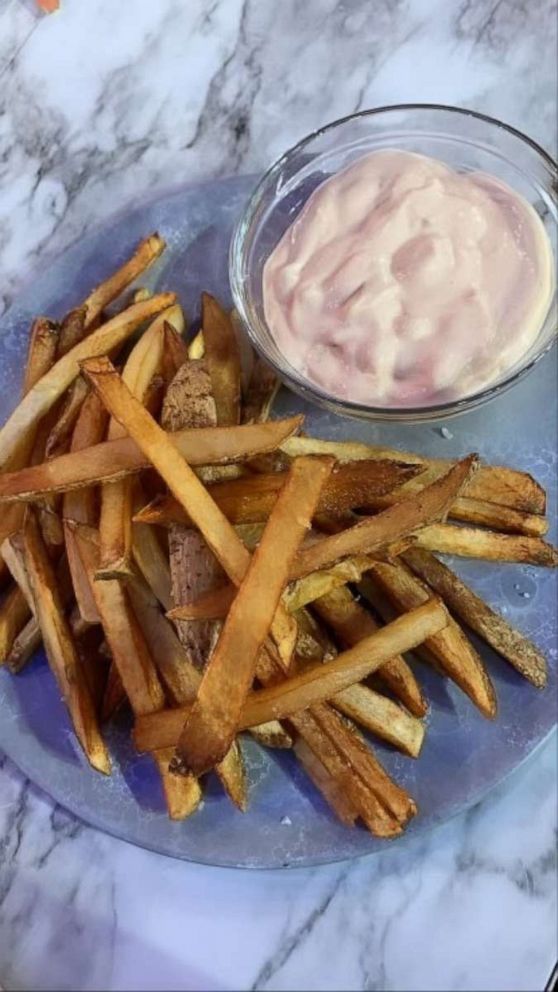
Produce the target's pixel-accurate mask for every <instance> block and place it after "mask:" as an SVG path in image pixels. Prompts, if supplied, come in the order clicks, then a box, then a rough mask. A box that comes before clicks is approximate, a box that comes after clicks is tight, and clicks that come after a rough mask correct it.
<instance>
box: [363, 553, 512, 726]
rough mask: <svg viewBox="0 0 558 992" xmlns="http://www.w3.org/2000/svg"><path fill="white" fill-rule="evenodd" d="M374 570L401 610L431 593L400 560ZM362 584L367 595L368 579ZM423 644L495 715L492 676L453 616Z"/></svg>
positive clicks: (477, 702)
mask: <svg viewBox="0 0 558 992" xmlns="http://www.w3.org/2000/svg"><path fill="white" fill-rule="evenodd" d="M371 574H372V575H373V576H374V578H375V579H376V580H377V581H378V582H379V583H380V586H381V588H382V589H383V590H384V591H385V592H386V593H387V594H388V596H389V598H390V599H391V600H392V602H393V603H394V604H395V606H396V607H397V609H399V610H409V609H414V608H416V607H418V606H419V604H421V603H424V602H425V601H427V600H429V597H430V596H431V591H430V589H429V588H428V586H425V585H424V583H422V582H421V580H420V579H418V578H417V577H416V576H415V575H413V574H412V573H411V572H410V571H409V570H408V569H407V568H406V567H405V566H404V565H401V564H399V563H393V564H387V563H384V562H377V563H376V565H374V568H373V570H372V573H371ZM359 588H362V589H363V591H364V592H365V595H367V588H368V587H367V586H366V580H364V581H363V582H362V583H361V585H360V586H359ZM424 647H425V648H426V649H427V651H428V652H429V653H431V654H432V656H433V657H434V658H435V659H436V661H437V663H438V664H439V665H440V666H441V668H442V669H443V671H444V673H445V674H446V675H448V676H449V677H450V678H451V679H452V680H453V681H454V682H455V683H456V684H457V685H458V686H459V687H460V689H462V690H463V692H464V693H466V695H467V696H469V698H470V699H471V700H472V702H473V703H474V704H475V706H477V707H478V709H479V710H480V711H481V713H482V714H483V715H484V716H486V717H489V718H491V719H492V718H493V717H494V716H496V712H497V701H496V694H495V692H494V686H493V685H492V681H491V679H490V676H489V674H488V672H487V671H486V668H485V666H484V663H483V661H482V659H481V657H480V655H479V654H478V652H477V651H475V649H474V647H473V645H472V644H471V643H470V641H469V640H468V638H467V637H466V636H465V634H464V633H463V631H462V629H461V627H460V626H459V624H457V623H456V622H455V620H454V619H453V618H452V617H449V619H448V623H447V626H446V627H445V629H443V630H441V631H439V632H438V633H436V634H434V635H433V636H432V637H429V638H428V639H426V640H425V642H424Z"/></svg>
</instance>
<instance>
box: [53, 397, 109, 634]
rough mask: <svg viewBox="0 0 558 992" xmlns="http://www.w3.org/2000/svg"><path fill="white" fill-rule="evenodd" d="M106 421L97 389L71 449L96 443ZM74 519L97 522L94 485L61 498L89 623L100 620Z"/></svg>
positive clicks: (67, 538) (75, 579) (81, 604)
mask: <svg viewBox="0 0 558 992" xmlns="http://www.w3.org/2000/svg"><path fill="white" fill-rule="evenodd" d="M107 423H108V414H107V411H106V409H105V407H104V406H103V404H102V403H101V401H100V399H99V397H98V396H97V395H96V393H94V392H90V393H89V395H88V396H87V397H86V399H85V400H84V403H83V406H82V408H81V411H80V414H79V416H78V419H77V421H76V425H75V428H74V432H73V435H72V441H71V445H70V450H71V451H72V452H76V451H82V450H83V449H84V448H88V447H90V446H91V445H94V444H97V443H98V442H99V441H100V440H101V438H103V437H104V435H105V431H106V427H107ZM71 523H74V524H86V525H87V526H88V527H94V526H95V525H96V523H97V500H96V492H95V489H94V488H93V487H89V488H84V489H76V490H73V491H72V492H68V493H65V495H64V499H63V501H62V524H63V527H64V541H65V544H66V554H67V556H68V564H69V567H70V573H71V576H72V584H73V587H74V592H75V596H76V601H77V605H78V608H79V611H80V614H81V617H82V619H83V620H84V621H85V622H86V623H100V617H99V613H98V610H97V606H96V603H95V597H94V596H93V590H92V588H91V584H90V582H89V578H88V575H87V573H86V571H85V569H84V567H83V563H82V560H81V556H80V554H79V552H78V549H77V547H76V542H75V537H74V531H73V529H72V527H71V526H69V524H71Z"/></svg>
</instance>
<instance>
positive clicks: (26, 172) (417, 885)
mask: <svg viewBox="0 0 558 992" xmlns="http://www.w3.org/2000/svg"><path fill="white" fill-rule="evenodd" d="M555 34H556V7H555V4H554V3H553V2H551V0H534V2H532V3H525V2H524V0H462V2H461V3H454V2H452V0H375V2H371V0H345V2H338V3H336V2H335V0H308V2H306V3H304V4H299V3H296V2H295V0H283V2H282V3H278V2H276V0H244V2H242V0H189V2H188V3H182V2H180V0H157V2H154V0H127V2H126V3H114V0H87V2H83V0H81V2H80V0H62V10H61V12H60V13H58V14H57V15H54V16H52V17H49V18H45V17H38V16H37V15H36V13H35V10H34V5H33V3H32V2H31V0H29V2H22V0H0V312H1V310H2V309H3V308H4V307H6V306H7V305H8V304H9V302H10V300H11V299H12V298H13V295H14V294H15V293H16V292H17V291H18V289H19V288H20V287H21V285H22V284H23V282H24V280H25V279H26V278H27V277H28V276H29V274H30V273H32V271H33V269H34V268H35V267H37V266H38V265H40V264H41V262H40V259H41V257H45V258H47V259H48V257H49V256H50V255H51V253H53V252H56V251H58V250H60V249H61V248H62V247H64V246H65V245H66V244H68V243H69V242H70V241H71V240H72V239H73V238H74V237H75V236H76V235H77V234H79V233H80V232H81V231H83V230H85V229H86V228H87V227H88V226H89V225H91V224H92V223H97V222H98V221H100V220H102V219H103V218H105V217H108V216H109V215H110V214H112V213H113V212H114V211H115V210H116V209H118V208H120V207H121V206H122V205H123V204H125V203H126V202H127V201H128V200H130V199H132V198H136V197H138V196H142V195H145V194H149V195H151V194H152V193H153V192H155V191H156V190H157V189H161V188H164V187H168V186H171V185H176V184H180V183H182V182H184V181H187V180H189V179H195V178H198V177H200V176H206V175H225V174H227V173H231V172H240V171H249V170H257V169H260V168H261V167H263V166H264V165H266V164H267V163H268V162H269V161H270V160H271V159H272V158H274V157H275V156H276V155H277V154H278V153H279V152H281V151H282V150H283V149H284V148H285V147H287V146H288V145H289V144H291V143H292V142H293V141H294V140H296V139H297V138H298V137H300V136H302V135H303V134H304V133H305V132H307V131H309V130H310V129H312V128H314V127H316V126H317V125H319V124H322V123H324V122H325V121H327V120H329V119H332V118H334V117H338V116H341V115H343V114H346V113H350V112H351V111H354V110H356V109H357V108H361V107H366V106H372V105H379V104H385V103H396V102H403V101H421V100H424V101H432V102H442V103H458V104H461V105H464V106H468V107H474V108H476V109H480V110H483V111H486V112H488V113H492V114H495V115H496V116H500V117H502V118H503V119H505V120H507V121H509V122H510V123H512V124H515V125H516V126H518V127H519V128H522V129H524V130H526V131H528V132H529V133H530V134H531V135H532V136H533V137H534V138H535V139H536V140H538V141H539V142H541V143H542V144H543V145H545V146H546V147H547V148H548V149H549V150H551V151H554V150H555V142H556V106H555V94H556V79H555V73H556V68H555V51H556V38H555ZM555 850H556V740H555V739H554V740H553V741H551V742H550V743H549V744H547V745H546V747H545V748H544V749H543V750H542V751H541V752H540V753H539V754H538V755H537V756H536V757H535V758H534V759H533V760H532V761H531V762H530V763H529V764H528V766H526V767H525V768H524V769H522V770H520V771H519V772H518V773H516V775H515V776H514V777H513V779H511V780H510V781H509V782H507V783H504V784H503V785H502V787H501V788H500V789H499V790H498V792H497V793H496V794H495V795H493V796H492V797H491V798H489V799H488V800H486V801H485V802H484V803H483V804H482V805H481V806H480V807H479V808H477V809H475V810H473V811H471V812H470V813H469V814H468V815H467V816H464V817H461V818H460V819H458V820H455V821H453V822H452V823H449V824H447V825H446V826H445V827H443V828H441V829H439V830H438V831H436V832H434V833H432V834H430V835H428V836H425V837H424V838H419V839H415V840H413V841H412V842H409V843H405V844H403V845H400V846H398V847H393V848H389V849H388V850H386V853H385V854H382V855H381V856H379V857H376V858H373V859H369V860H367V861H363V862H359V863H355V864H352V865H343V866H334V867H331V868H321V869H313V870H308V871H296V872H293V873H283V874H280V873H273V874H271V873H263V874H259V873H249V872H246V873H238V872H231V871H222V870H216V869H215V870H212V869H202V868H198V867H195V866H189V865H184V864H178V863H174V862H171V861H167V860H165V859H162V858H159V857H157V856H156V855H151V854H148V853H146V852H142V851H139V850H135V849H133V848H131V847H128V846H126V845H124V844H122V843H120V842H118V841H115V840H113V839H111V838H108V837H104V836H102V835H100V834H97V833H95V832H94V831H92V830H90V829H88V828H87V827H84V826H82V825H80V824H78V823H76V822H75V821H73V820H72V819H71V818H69V817H68V816H67V815H66V814H65V813H63V812H62V811H60V810H58V809H55V808H53V807H52V805H51V804H50V803H49V801H48V799H46V798H45V797H44V796H42V795H40V794H39V793H38V792H37V791H36V790H35V789H34V788H33V787H32V786H30V785H28V784H27V783H25V782H24V781H23V780H22V778H21V777H20V775H19V774H18V773H17V772H16V771H15V770H14V768H13V766H11V764H9V763H8V762H5V763H4V764H3V765H1V766H0V984H3V985H4V986H5V987H6V988H8V989H12V988H13V989H28V988H33V989H75V988H80V989H81V988H83V989H98V988H103V989H105V988H107V989H108V988H110V989H158V988H166V989H236V988H251V987H253V988H258V989H300V988H304V989H339V988H350V989H397V990H406V989H425V990H426V989H510V988H514V989H535V988H542V987H543V986H544V983H545V981H546V978H547V977H548V974H549V973H550V970H551V967H552V965H553V963H554V959H555V957H556V953H557V949H556V865H555Z"/></svg>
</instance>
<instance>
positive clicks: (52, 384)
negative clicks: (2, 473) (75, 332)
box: [0, 293, 175, 470]
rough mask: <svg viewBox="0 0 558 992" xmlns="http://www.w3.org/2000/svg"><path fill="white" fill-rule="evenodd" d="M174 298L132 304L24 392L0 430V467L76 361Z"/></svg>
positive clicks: (67, 381)
mask: <svg viewBox="0 0 558 992" xmlns="http://www.w3.org/2000/svg"><path fill="white" fill-rule="evenodd" d="M174 299H175V297H174V294H173V293H159V294H158V295H157V296H154V297H152V299H150V300H146V301H145V303H136V304H134V306H131V307H129V308H128V310H124V311H123V312H122V313H119V314H117V316H116V317H113V319H112V320H109V321H108V323H106V324H104V325H102V326H101V327H99V328H98V330H96V331H94V332H93V333H92V334H90V335H89V337H87V338H84V340H83V341H80V342H79V344H77V345H76V346H75V347H74V348H72V350H71V351H69V352H68V354H67V355H64V357H63V358H60V359H59V360H58V361H57V362H56V363H55V364H54V365H53V366H52V368H51V369H50V370H49V371H48V372H47V373H46V374H45V375H44V376H43V377H42V378H41V379H39V381H38V382H36V383H35V385H34V386H33V388H32V389H30V390H29V392H28V393H26V395H25V397H24V398H23V400H22V401H21V403H20V404H19V406H17V407H16V409H15V410H14V412H13V413H12V415H11V416H10V417H9V418H8V420H7V421H6V423H5V424H4V426H3V427H2V429H1V430H0V470H5V469H6V467H7V466H8V465H9V462H10V459H11V458H12V457H13V456H14V454H15V453H16V452H17V451H18V449H20V448H21V447H22V446H25V445H26V444H27V443H28V439H29V436H30V434H31V433H34V431H35V428H36V425H37V424H38V422H39V420H40V419H41V417H43V416H44V415H45V413H48V411H49V410H50V409H51V407H52V406H53V405H54V403H56V401H57V400H58V399H59V398H60V396H62V394H63V393H64V392H65V391H66V389H67V388H68V386H70V385H71V384H72V382H73V381H74V379H75V378H76V377H77V375H78V374H79V363H80V362H81V361H82V360H83V359H86V358H88V357H91V356H95V355H104V354H106V353H107V352H109V351H112V349H113V348H115V347H117V345H120V344H122V343H123V342H124V341H125V340H126V339H127V338H129V337H130V335H131V334H132V333H133V332H134V331H135V330H136V329H137V328H138V327H139V325H140V324H142V323H143V321H144V320H148V319H149V318H150V317H153V316H155V315H156V314H157V313H159V312H160V311H161V310H164V309H165V308H166V307H168V306H170V305H171V304H172V303H174Z"/></svg>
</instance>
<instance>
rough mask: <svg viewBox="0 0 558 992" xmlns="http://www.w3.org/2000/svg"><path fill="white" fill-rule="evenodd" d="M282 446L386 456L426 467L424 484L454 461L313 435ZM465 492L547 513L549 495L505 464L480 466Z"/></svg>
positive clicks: (341, 456)
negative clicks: (324, 438)
mask: <svg viewBox="0 0 558 992" xmlns="http://www.w3.org/2000/svg"><path fill="white" fill-rule="evenodd" d="M281 449H282V451H284V452H285V454H287V455H289V457H291V458H295V457H296V456H297V455H312V454H316V455H322V454H323V455H333V456H334V457H335V458H337V460H338V461H340V462H346V461H358V460H359V459H362V458H387V459H388V460H389V459H395V460H396V461H404V462H407V463H415V464H418V465H421V466H422V467H423V469H424V474H423V475H422V477H421V479H420V482H421V484H422V485H427V484H428V485H429V484H430V483H431V482H434V481H435V480H436V479H437V478H439V476H440V475H443V474H444V473H445V472H447V471H448V469H450V468H451V466H452V465H453V464H455V462H452V461H450V460H449V459H442V458H431V459H428V458H424V457H423V456H421V455H417V454H414V453H413V452H410V451H399V450H397V449H395V448H380V447H377V446H375V445H369V444H361V443H360V442H356V441H322V440H321V439H320V438H314V437H296V438H292V439H291V438H289V439H287V440H286V441H285V442H284V443H283V444H282V445H281ZM417 481H418V480H417ZM412 485H414V483H413V484H412ZM463 495H464V496H465V495H466V496H470V497H471V498H473V499H480V500H488V501H489V502H492V503H498V504H499V505H502V506H509V507H511V508H512V509H515V510H521V511H523V512H524V513H544V512H545V506H546V494H545V491H544V489H543V488H542V486H540V485H539V483H538V482H537V481H536V480H535V479H533V477H532V476H531V475H529V474H528V473H527V472H519V471H517V470H516V469H511V468H506V466H503V465H481V466H480V467H479V470H478V472H476V474H475V475H473V476H471V478H470V479H469V481H468V482H467V484H466V486H465V488H464V490H463Z"/></svg>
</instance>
